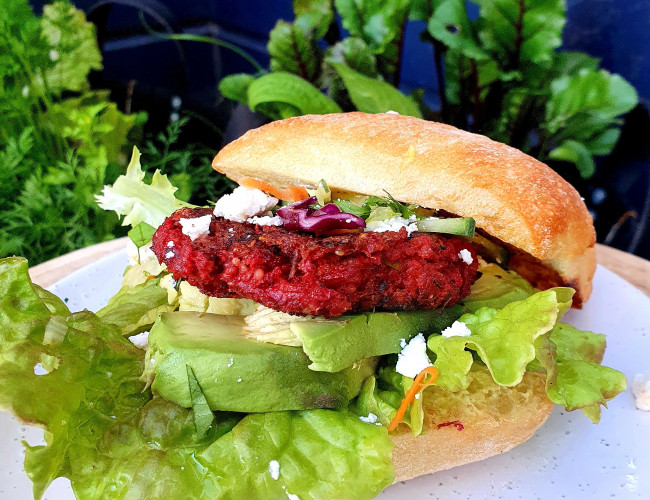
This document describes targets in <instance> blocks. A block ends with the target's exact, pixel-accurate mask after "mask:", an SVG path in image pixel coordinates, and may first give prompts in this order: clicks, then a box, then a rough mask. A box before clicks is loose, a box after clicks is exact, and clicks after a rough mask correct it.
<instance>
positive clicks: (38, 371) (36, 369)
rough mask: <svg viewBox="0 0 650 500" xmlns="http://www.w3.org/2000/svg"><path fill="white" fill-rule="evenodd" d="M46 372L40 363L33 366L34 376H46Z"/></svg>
mask: <svg viewBox="0 0 650 500" xmlns="http://www.w3.org/2000/svg"><path fill="white" fill-rule="evenodd" d="M48 373H50V372H48V371H47V370H46V369H45V368H43V365H42V364H40V363H36V364H35V365H34V375H47V374H48Z"/></svg>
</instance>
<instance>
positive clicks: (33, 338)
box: [0, 258, 394, 500]
mask: <svg viewBox="0 0 650 500" xmlns="http://www.w3.org/2000/svg"><path fill="white" fill-rule="evenodd" d="M27 270H28V266H27V261H26V260H25V259H20V258H9V259H3V260H0V408H3V409H9V410H11V411H12V412H13V413H14V414H15V415H17V416H18V417H19V418H20V419H22V420H24V421H27V422H31V423H34V424H39V425H42V426H43V427H45V429H46V433H45V439H46V444H45V445H43V446H28V447H27V450H26V456H25V469H26V471H27V474H28V475H29V477H30V478H31V479H32V481H33V483H34V496H35V497H36V498H40V497H41V496H42V494H43V492H44V491H45V490H46V489H47V487H48V486H49V485H50V483H51V482H52V481H53V480H54V479H55V478H57V477H67V478H69V479H70V481H71V484H72V488H73V490H74V493H75V496H76V497H77V498H79V499H96V498H113V499H126V498H139V499H152V500H153V499H161V500H162V499H168V498H183V499H196V500H199V499H204V498H231V499H239V498H240V499H247V498H261V497H265V498H269V497H274V496H279V495H287V494H289V493H290V494H293V495H298V496H299V497H300V498H341V497H346V498H371V497H374V496H375V495H377V494H378V493H379V492H380V491H381V490H382V489H383V488H384V487H386V486H387V485H389V484H390V483H391V482H392V481H393V477H394V476H393V468H392V461H391V449H392V443H391V441H390V439H389V438H388V434H387V432H386V430H385V428H383V427H379V426H372V425H367V424H364V423H363V422H361V421H359V419H358V418H357V417H356V416H354V415H351V414H348V413H344V412H335V411H329V410H314V411H306V412H276V413H269V414H253V415H249V416H247V417H244V418H243V420H242V415H238V414H232V413H224V412H220V413H217V414H216V415H214V416H212V417H210V415H208V413H206V412H205V408H204V405H203V404H202V401H201V396H200V390H199V391H198V392H197V393H196V394H195V396H194V397H193V404H194V406H195V410H192V409H184V408H181V407H179V406H177V405H175V404H173V403H170V402H169V401H165V400H163V399H161V398H153V399H152V396H151V393H150V392H149V391H148V390H145V388H144V384H143V383H142V382H141V381H140V380H139V377H138V375H139V374H140V373H141V372H142V370H143V364H144V360H143V353H142V351H140V350H138V349H136V348H135V347H133V346H132V345H131V344H130V342H128V340H126V339H124V338H123V337H122V335H121V331H120V330H119V329H118V328H117V327H116V326H114V325H111V324H106V323H104V322H103V321H102V320H100V319H99V318H98V317H97V316H96V315H95V314H93V313H90V312H88V311H84V312H80V313H74V314H69V312H68V311H67V309H66V308H65V306H64V305H63V304H62V303H61V302H60V301H58V300H56V299H54V298H52V297H51V294H49V292H46V291H44V290H42V289H39V288H36V287H34V286H33V285H32V284H31V282H30V280H29V275H28V272H27ZM42 296H45V297H46V300H43V299H42V298H41V297H42ZM58 313H61V315H55V314H58ZM196 408H202V409H201V410H200V411H198V412H197V411H196ZM206 417H208V418H210V419H211V422H210V424H209V425H205V421H206V420H207V419H206ZM237 422H239V423H237ZM197 424H199V425H197ZM197 428H198V430H197ZM272 460H275V461H277V462H278V464H279V475H278V479H277V480H275V479H273V478H272V476H271V475H270V472H269V464H270V462H271V461H272ZM333 479H336V480H333Z"/></svg>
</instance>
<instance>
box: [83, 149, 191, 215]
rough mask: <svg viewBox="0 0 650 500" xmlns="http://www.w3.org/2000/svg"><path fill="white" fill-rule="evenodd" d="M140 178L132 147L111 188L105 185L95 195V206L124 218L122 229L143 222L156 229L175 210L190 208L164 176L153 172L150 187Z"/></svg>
mask: <svg viewBox="0 0 650 500" xmlns="http://www.w3.org/2000/svg"><path fill="white" fill-rule="evenodd" d="M144 175H145V174H144V172H143V171H142V166H141V165H140V151H138V149H137V148H135V147H134V148H133V155H132V157H131V161H130V162H129V166H128V167H127V170H126V174H125V175H121V176H120V177H118V179H117V180H116V181H115V183H114V184H113V185H112V186H106V187H105V188H104V189H103V190H102V194H101V195H97V196H96V198H97V203H98V204H99V206H100V207H101V208H103V209H104V210H114V211H115V212H117V214H118V215H123V216H125V217H124V221H123V222H122V225H124V226H127V225H129V224H130V225H131V226H136V225H138V224H139V223H140V222H143V221H144V222H146V223H147V224H149V225H150V226H153V227H158V226H160V224H162V223H163V221H164V220H165V218H166V217H169V216H170V215H171V214H172V213H173V212H175V211H176V210H177V209H179V208H181V207H191V206H193V205H189V204H188V203H184V202H182V201H180V200H178V199H176V197H175V196H174V193H175V192H176V188H175V187H174V186H172V184H171V183H170V182H169V180H168V179H167V176H166V175H162V174H161V173H160V172H159V171H158V170H156V172H155V173H154V174H153V179H152V180H151V184H146V183H145V182H144Z"/></svg>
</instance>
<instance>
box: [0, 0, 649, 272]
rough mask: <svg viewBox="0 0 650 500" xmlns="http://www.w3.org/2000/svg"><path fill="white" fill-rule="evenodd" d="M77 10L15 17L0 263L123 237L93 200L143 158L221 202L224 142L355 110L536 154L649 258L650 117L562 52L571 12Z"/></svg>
mask: <svg viewBox="0 0 650 500" xmlns="http://www.w3.org/2000/svg"><path fill="white" fill-rule="evenodd" d="M571 3H573V4H574V5H573V9H574V10H575V9H576V7H577V8H578V9H579V8H581V7H580V3H581V2H579V1H577V0H574V2H571V1H569V4H571ZM597 3H598V4H599V5H600V7H601V8H602V6H603V5H604V4H605V3H607V0H602V1H599V2H597ZM269 4H271V5H269ZM75 5H76V6H77V7H78V8H76V7H75V6H73V5H72V4H71V3H69V2H67V1H58V2H54V3H51V4H47V5H45V6H44V7H43V5H42V3H41V2H36V1H34V2H31V3H30V2H28V1H27V0H4V2H3V8H2V9H0V81H1V82H2V85H1V86H0V109H1V110H2V112H3V120H1V121H0V206H1V213H2V216H3V217H2V222H1V223H0V257H1V256H5V255H10V254H20V255H25V256H27V257H28V258H29V259H30V262H31V263H32V265H33V264H36V263H38V262H41V261H44V260H47V259H49V258H52V257H54V256H56V255H60V254H63V253H66V252H69V251H71V250H73V249H75V248H79V247H82V246H85V245H89V244H92V243H95V242H99V241H103V240H106V239H110V238H112V237H115V236H119V235H122V234H124V231H123V228H121V226H119V221H118V220H117V219H116V218H115V217H114V216H111V214H108V213H105V212H103V211H102V210H99V209H98V208H97V207H96V205H95V201H94V194H96V193H98V192H99V191H100V190H101V188H102V186H103V185H104V184H110V183H112V182H113V181H114V180H115V178H116V177H117V176H118V175H119V174H120V173H121V172H122V171H123V170H124V168H125V165H126V160H127V154H128V152H129V150H130V148H131V147H132V146H133V145H134V144H135V145H138V146H139V147H140V149H141V150H142V152H143V165H144V166H145V168H147V169H148V170H149V171H150V172H152V171H153V170H155V169H156V168H160V169H162V171H163V172H164V173H167V174H168V175H169V176H170V179H171V181H172V183H173V184H174V185H176V186H178V187H179V195H180V196H179V197H181V198H182V199H184V200H191V201H192V202H193V203H199V204H204V203H206V202H207V201H209V200H215V199H216V198H217V197H218V196H219V195H220V194H221V193H222V192H223V190H224V189H227V188H228V183H227V182H226V181H225V180H224V179H223V178H220V177H218V176H217V175H216V174H214V173H213V172H212V171H211V169H210V166H209V162H210V160H211V158H212V156H213V154H214V153H215V152H216V151H217V149H218V148H219V147H220V145H222V144H223V143H225V142H228V141H229V140H231V139H233V138H235V137H236V136H238V135H239V134H241V133H242V132H243V131H245V130H246V129H247V128H250V127H253V126H256V125H259V124H260V123H263V122H264V121H269V120H275V119H280V118H283V117H288V116H296V115H300V114H306V113H326V112H337V111H349V110H354V109H357V110H361V111H366V112H370V113H375V112H384V111H388V110H394V111H398V112H400V113H402V114H409V115H413V116H420V117H423V118H425V119H429V120H436V121H442V122H445V123H450V124H453V125H455V126H457V127H460V128H464V129H467V130H470V131H474V132H479V133H482V134H485V135H488V136H490V137H492V138H494V139H496V140H499V141H502V142H506V143H508V144H511V145H513V146H515V147H517V148H519V149H522V150H524V151H526V152H527V153H529V154H531V155H533V156H536V157H537V158H539V159H541V160H542V161H545V162H548V163H549V164H550V165H551V166H552V167H553V168H555V169H556V170H557V171H558V172H559V173H560V174H561V175H563V176H564V177H565V178H567V179H568V180H569V181H570V182H572V183H573V184H574V185H575V186H576V187H577V188H578V189H579V191H580V192H581V194H582V195H583V196H584V197H585V198H586V201H587V203H588V205H589V207H590V209H591V210H592V213H593V214H594V216H595V221H596V225H597V228H598V230H599V235H600V240H601V241H607V242H609V243H614V244H616V245H617V246H619V247H622V248H624V249H627V250H632V251H637V252H639V253H641V254H642V255H645V253H644V252H646V253H650V248H648V247H650V243H649V242H650V239H649V238H648V236H647V232H648V231H646V227H647V226H646V222H647V213H645V212H647V211H648V210H649V209H650V187H648V188H645V189H644V186H642V187H641V188H640V189H637V191H633V190H632V189H631V188H630V186H627V187H626V183H627V184H630V179H639V181H641V183H643V182H645V183H647V182H648V164H647V154H648V140H647V136H645V137H644V135H643V134H647V132H648V126H647V122H648V120H647V109H646V108H645V107H644V106H639V105H638V102H639V96H638V93H637V91H636V90H635V88H634V86H633V85H632V84H630V83H629V82H628V81H627V80H626V79H625V78H623V77H622V76H620V75H617V74H614V73H612V72H610V71H608V70H606V69H604V68H603V67H602V64H601V61H600V60H599V59H598V58H597V57H595V56H597V55H599V54H591V55H590V54H587V53H585V52H583V51H579V50H575V49H576V43H574V42H572V43H571V44H570V47H569V48H571V49H574V50H567V47H566V45H564V46H563V34H564V37H565V38H566V37H567V36H566V35H567V33H568V34H569V35H570V34H571V25H569V27H568V28H567V26H566V24H567V18H568V15H569V14H570V11H567V4H566V2H565V1H564V0H544V1H541V0H525V1H520V0H474V1H473V2H466V1H465V0H387V1H377V0H334V1H332V0H295V1H293V2H290V1H284V2H277V3H273V2H271V3H269V2H258V1H249V2H235V3H233V2H219V1H216V0H215V1H208V0H202V1H200V2H193V3H191V4H188V3H187V2H179V1H175V0H167V1H165V2H161V1H156V0H136V1H125V0H115V1H99V2H84V1H82V0H80V1H77V2H75ZM570 7H571V5H570ZM593 8H596V9H597V8H598V6H595V5H594V6H593ZM41 9H42V11H41ZM84 12H85V13H87V15H88V19H90V20H92V21H94V22H95V26H93V24H91V23H90V22H89V20H88V19H86V15H85V14H84ZM641 12H642V13H646V14H647V15H648V17H650V5H647V4H646V8H645V10H642V11H641ZM599 22H600V24H601V27H605V28H607V21H606V20H602V19H601V20H599ZM594 29H595V28H594ZM97 36H98V38H97ZM569 38H570V37H569ZM618 43H619V44H623V45H624V44H625V43H629V42H626V40H625V39H622V40H619V41H618ZM587 48H591V47H587ZM596 48H598V47H596ZM100 49H101V50H100ZM622 50H624V47H623V49H622ZM103 59H104V61H103ZM605 62H606V63H607V67H611V66H612V64H611V63H610V61H609V60H607V59H606V60H605ZM103 63H104V64H103ZM642 63H643V61H642ZM648 64H649V65H650V63H648ZM631 74H632V76H634V72H632V73H631ZM637 80H638V78H637ZM638 81H639V80H638ZM642 83H643V82H642ZM104 88H108V89H109V90H102V89H104ZM217 88H218V91H217ZM646 90H647V89H646ZM621 132H622V134H621ZM621 135H622V137H621ZM639 138H641V140H639ZM617 144H618V146H617ZM612 152H613V153H614V154H611V153H612ZM630 165H632V166H631V167H630ZM635 176H636V177H635ZM612 179H614V182H615V183H620V182H623V187H621V188H620V189H619V187H618V184H616V187H615V188H613V189H612V186H611V185H610V184H612ZM621 179H622V181H621ZM639 181H637V184H638V183H639ZM626 190H627V191H626ZM626 193H633V194H634V196H627V195H626ZM636 193H640V194H636ZM646 256H650V255H646Z"/></svg>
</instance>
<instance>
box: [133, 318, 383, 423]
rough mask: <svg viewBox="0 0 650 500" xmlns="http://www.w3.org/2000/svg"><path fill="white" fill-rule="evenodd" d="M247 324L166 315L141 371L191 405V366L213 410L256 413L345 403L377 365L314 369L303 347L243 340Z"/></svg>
mask: <svg viewBox="0 0 650 500" xmlns="http://www.w3.org/2000/svg"><path fill="white" fill-rule="evenodd" d="M243 325H244V322H243V319H242V318H241V317H236V316H221V315H216V314H200V313H196V312H171V313H165V314H162V315H161V316H160V318H159V319H158V321H157V322H156V323H155V324H154V326H153V327H152V329H151V332H150V334H149V347H148V349H147V369H146V371H145V373H144V375H143V376H144V377H145V378H149V379H151V377H153V383H152V385H151V388H152V390H153V391H154V393H157V394H158V395H160V396H162V397H163V398H165V399H168V400H170V401H173V402H174V403H177V404H179V405H180V406H183V407H185V408H190V407H191V406H192V396H191V391H190V387H191V383H190V381H189V380H188V366H189V367H190V368H191V372H192V373H193V374H194V376H195V378H196V382H198V385H199V386H200V387H201V390H202V391H203V394H204V395H205V398H206V400H207V402H208V405H209V407H210V409H212V410H223V411H236V412H246V413H253V412H268V411H283V410H306V409H312V408H340V407H344V406H346V405H347V404H348V402H349V400H350V399H352V398H354V397H355V396H356V395H357V394H358V393H359V390H360V389H361V385H362V384H363V382H364V380H365V379H366V378H367V377H368V376H370V375H372V374H373V373H374V369H375V366H376V364H377V359H366V360H363V361H361V362H359V363H357V364H355V365H354V366H350V367H349V368H347V369H345V370H342V371H339V372H338V373H324V372H315V371H313V370H310V369H309V368H308V365H309V363H310V361H309V358H308V357H307V356H306V355H305V353H304V352H303V350H302V349H301V348H300V347H288V346H281V345H275V344H268V343H264V342H258V341H255V340H250V339H246V338H243V337H242V327H243Z"/></svg>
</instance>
